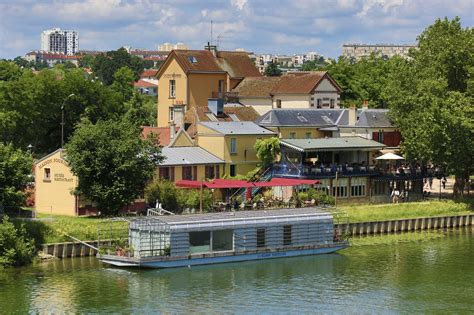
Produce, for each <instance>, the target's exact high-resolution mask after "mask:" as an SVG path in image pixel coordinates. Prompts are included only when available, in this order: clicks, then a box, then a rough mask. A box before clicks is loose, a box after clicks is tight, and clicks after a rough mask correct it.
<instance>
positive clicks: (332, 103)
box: [330, 98, 334, 108]
mask: <svg viewBox="0 0 474 315" xmlns="http://www.w3.org/2000/svg"><path fill="white" fill-rule="evenodd" d="M330 106H331V108H334V99H333V98H331V101H330Z"/></svg>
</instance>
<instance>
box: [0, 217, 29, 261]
mask: <svg viewBox="0 0 474 315" xmlns="http://www.w3.org/2000/svg"><path fill="white" fill-rule="evenodd" d="M34 254H35V242H34V240H33V239H32V238H31V236H29V235H28V233H27V231H26V229H25V227H24V225H22V224H20V225H19V226H15V225H14V224H13V223H12V222H11V221H10V220H9V219H8V217H6V216H5V217H3V219H2V221H1V224H0V268H1V267H3V266H22V265H26V264H28V263H30V262H31V261H32V260H33V256H34Z"/></svg>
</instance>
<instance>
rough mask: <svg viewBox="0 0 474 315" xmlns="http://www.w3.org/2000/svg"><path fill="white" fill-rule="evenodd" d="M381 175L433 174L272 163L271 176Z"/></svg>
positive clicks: (427, 173)
mask: <svg viewBox="0 0 474 315" xmlns="http://www.w3.org/2000/svg"><path fill="white" fill-rule="evenodd" d="M336 172H337V174H338V176H344V177H350V176H382V177H386V178H393V179H415V178H423V177H432V176H434V171H432V170H430V169H428V170H425V171H423V170H421V169H407V170H403V171H399V172H397V171H385V170H383V169H380V168H378V167H376V166H357V165H354V166H343V165H339V166H333V167H321V166H307V165H301V164H299V165H294V164H274V165H273V167H272V176H278V177H296V178H301V177H303V178H331V177H335V176H336Z"/></svg>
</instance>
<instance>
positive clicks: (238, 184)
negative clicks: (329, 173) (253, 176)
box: [176, 178, 320, 189]
mask: <svg viewBox="0 0 474 315" xmlns="http://www.w3.org/2000/svg"><path fill="white" fill-rule="evenodd" d="M319 183H320V182H319V180H312V179H293V178H272V179H271V180H270V181H269V182H254V183H252V182H248V181H245V180H238V179H222V178H218V179H214V180H213V181H212V182H206V181H199V180H184V179H183V180H179V181H177V182H176V186H179V187H185V188H201V186H202V187H207V188H213V189H221V188H222V189H223V188H242V187H245V188H252V187H276V186H300V185H316V184H319Z"/></svg>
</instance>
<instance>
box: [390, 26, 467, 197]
mask: <svg viewBox="0 0 474 315" xmlns="http://www.w3.org/2000/svg"><path fill="white" fill-rule="evenodd" d="M410 57H411V59H410V60H407V61H405V62H399V63H398V67H397V71H394V72H393V73H392V74H391V78H390V80H389V81H388V82H389V84H388V86H387V89H386V95H387V97H388V101H389V104H390V107H391V109H392V110H391V112H392V116H393V119H394V120H395V122H396V123H397V125H398V126H400V131H401V134H402V136H403V142H402V149H403V150H404V152H405V154H406V155H407V156H408V157H409V158H413V159H417V160H419V161H421V162H424V163H426V162H432V163H435V164H437V165H440V166H442V167H444V169H445V172H447V173H451V174H454V175H455V177H456V182H455V186H454V193H455V196H459V195H460V194H462V190H463V188H464V183H465V180H467V179H468V178H469V173H470V168H472V162H473V156H474V110H473V101H474V98H473V94H472V93H471V90H470V84H471V81H470V80H471V79H470V78H472V75H473V74H474V33H473V29H472V28H466V29H463V28H462V27H461V23H460V19H459V18H455V19H453V20H448V19H444V20H440V19H438V20H436V22H435V23H434V24H433V25H431V26H429V27H428V28H427V29H426V30H425V31H424V32H423V33H422V34H421V35H420V36H419V37H418V49H417V50H414V51H411V53H410Z"/></svg>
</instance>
